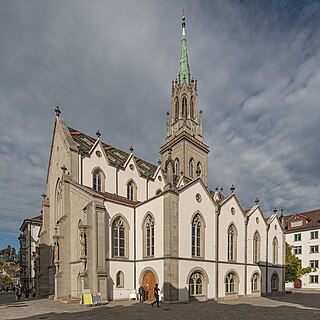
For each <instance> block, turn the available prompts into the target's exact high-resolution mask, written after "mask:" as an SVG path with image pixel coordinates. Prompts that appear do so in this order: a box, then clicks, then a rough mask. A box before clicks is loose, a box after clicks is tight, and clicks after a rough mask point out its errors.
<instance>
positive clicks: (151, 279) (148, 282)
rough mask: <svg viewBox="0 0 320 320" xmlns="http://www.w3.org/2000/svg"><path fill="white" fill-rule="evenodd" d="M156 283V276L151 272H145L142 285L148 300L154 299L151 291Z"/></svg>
mask: <svg viewBox="0 0 320 320" xmlns="http://www.w3.org/2000/svg"><path fill="white" fill-rule="evenodd" d="M156 283H157V280H156V276H155V275H154V273H153V272H152V271H146V272H145V273H144V274H143V277H142V285H143V286H144V287H145V289H146V292H147V293H148V298H147V299H148V300H153V299H154V292H153V289H154V287H155V285H156Z"/></svg>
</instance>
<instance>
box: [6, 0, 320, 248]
mask: <svg viewBox="0 0 320 320" xmlns="http://www.w3.org/2000/svg"><path fill="white" fill-rule="evenodd" d="M182 8H184V9H185V10H186V11H187V39H188V51H189V62H190V66H191V73H192V76H194V77H195V78H197V79H198V92H199V101H198V105H199V106H200V107H201V108H202V109H203V111H204V134H205V142H206V143H207V144H208V145H209V146H210V150H211V152H210V155H209V185H210V186H211V187H212V188H214V187H215V186H219V187H220V186H223V187H224V190H225V191H227V192H228V191H229V188H230V186H231V184H235V186H236V194H237V195H238V197H239V199H240V202H241V203H242V205H243V207H244V208H248V207H250V206H252V205H253V204H254V200H255V198H256V197H259V198H260V200H261V202H260V204H261V206H262V209H263V211H264V212H265V214H266V215H269V214H270V213H271V211H272V209H273V208H274V207H277V208H279V209H280V208H281V207H284V209H285V212H286V213H287V214H288V213H292V212H296V211H300V212H301V211H308V210H312V209H317V208H320V188H319V187H320V161H319V160H320V141H319V140H320V139H319V138H320V132H319V127H320V126H319V123H320V19H319V17H320V3H319V1H315V0H314V1H308V0H300V1H294V0H290V1H281V0H276V1H270V0H268V1H267V0H266V1H262V0H261V1H253V0H252V1H236V0H233V1H231V0H230V1H228V0H221V1H219V0H217V1H174V2H173V1H169V0H167V1H147V0H146V1H142V0H141V1H140V0H136V1H131V0H130V1H129V0H128V1H118V0H115V1H106V0H105V1H96V0H90V1H88V0H87V1H81V0H77V1H75V0H74V1H73V0H68V1H65V0H63V1H59V0H55V1H41V0H30V1H29V0H24V1H17V0H11V1H9V0H7V1H0V110H1V112H0V190H1V192H0V247H3V246H6V245H7V244H8V243H10V244H13V245H15V246H17V237H18V235H19V227H20V225H21V223H22V221H23V219H25V218H28V217H33V216H35V215H38V214H39V212H40V210H41V207H40V206H41V193H43V192H45V191H46V185H45V177H46V170H47V164H48V157H49V148H50V142H51V137H52V129H53V123H54V107H55V106H56V105H59V106H60V108H61V110H62V117H63V118H64V120H65V121H66V122H67V123H68V125H70V126H71V127H74V128H77V129H78V130H81V131H83V132H85V133H87V134H90V135H93V136H94V133H95V132H96V130H97V129H99V130H100V131H101V133H102V138H103V141H105V142H107V143H109V144H111V145H114V146H117V147H119V148H122V149H123V150H126V151H127V150H128V147H129V146H130V145H133V146H134V148H135V153H136V155H137V156H139V157H142V158H144V159H146V160H148V161H150V162H153V163H157V161H158V159H159V147H160V146H161V145H162V144H163V143H164V137H165V112H166V111H167V110H169V109H170V103H171V101H170V99H171V97H170V94H171V80H173V79H174V78H175V77H176V74H177V68H178V58H179V47H180V37H181V9H182Z"/></svg>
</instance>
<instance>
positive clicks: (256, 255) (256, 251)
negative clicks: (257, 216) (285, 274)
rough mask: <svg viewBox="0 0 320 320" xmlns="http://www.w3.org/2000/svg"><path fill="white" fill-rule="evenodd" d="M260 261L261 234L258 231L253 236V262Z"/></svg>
mask: <svg viewBox="0 0 320 320" xmlns="http://www.w3.org/2000/svg"><path fill="white" fill-rule="evenodd" d="M259 261H260V235H259V232H258V231H256V232H255V234H254V236H253V262H254V263H258V262H259Z"/></svg>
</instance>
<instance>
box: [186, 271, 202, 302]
mask: <svg viewBox="0 0 320 320" xmlns="http://www.w3.org/2000/svg"><path fill="white" fill-rule="evenodd" d="M202 294H203V276H202V274H201V273H200V272H195V273H193V274H192V275H191V277H190V278H189V296H198V295H202Z"/></svg>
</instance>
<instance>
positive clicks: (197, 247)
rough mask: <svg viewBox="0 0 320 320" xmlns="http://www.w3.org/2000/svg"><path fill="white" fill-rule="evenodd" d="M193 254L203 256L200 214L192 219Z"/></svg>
mask: <svg viewBox="0 0 320 320" xmlns="http://www.w3.org/2000/svg"><path fill="white" fill-rule="evenodd" d="M192 256H194V257H200V256H201V217H200V216H199V214H197V215H196V216H195V217H194V219H193V221H192Z"/></svg>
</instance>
